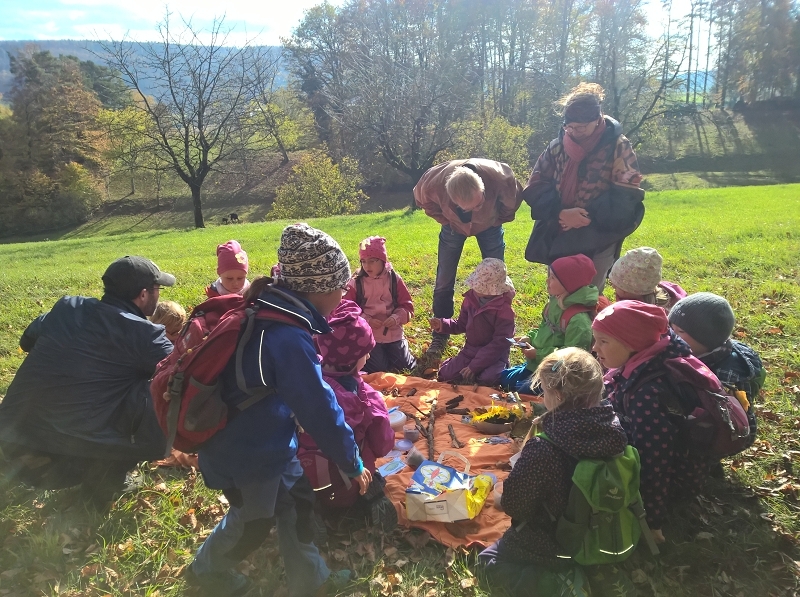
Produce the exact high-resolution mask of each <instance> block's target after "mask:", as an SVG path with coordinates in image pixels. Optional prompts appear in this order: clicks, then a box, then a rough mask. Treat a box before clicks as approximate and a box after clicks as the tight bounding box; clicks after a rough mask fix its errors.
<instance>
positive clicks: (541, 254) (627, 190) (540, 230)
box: [522, 83, 644, 292]
mask: <svg viewBox="0 0 800 597" xmlns="http://www.w3.org/2000/svg"><path fill="white" fill-rule="evenodd" d="M603 97H604V91H603V88H602V87H600V85H597V84H595V83H581V84H579V85H578V86H577V87H575V88H574V89H573V90H572V91H570V92H569V94H567V95H566V96H565V97H564V98H562V99H561V101H560V102H559V103H560V105H562V106H563V117H564V122H563V126H562V129H561V131H560V132H559V135H558V137H557V138H555V139H553V140H552V141H551V142H550V145H548V146H547V148H546V149H545V150H544V151H543V152H542V155H540V156H539V159H538V160H537V161H536V165H535V166H534V167H533V172H532V173H531V176H530V179H529V180H528V185H527V187H526V188H525V190H524V191H523V193H522V196H523V199H524V200H525V201H526V203H528V205H530V207H531V218H532V219H534V220H536V224H535V225H534V227H533V232H532V233H531V238H530V240H529V241H528V247H527V248H526V250H525V259H527V260H528V261H532V262H534V263H544V264H546V265H549V264H550V263H552V262H553V261H554V260H556V259H558V258H559V257H565V256H568V255H577V254H579V253H582V254H584V255H586V256H588V257H590V258H591V259H592V261H593V262H594V265H595V270H596V271H597V274H596V276H595V278H594V280H593V281H592V284H594V285H595V286H597V288H598V289H599V290H600V291H601V292H602V290H603V286H604V285H605V281H606V276H607V275H608V271H609V270H610V269H611V266H612V265H613V264H614V261H615V260H616V259H617V258H618V257H619V254H620V249H621V248H622V241H623V240H624V239H625V237H627V236H628V235H629V234H631V233H632V232H633V231H634V230H636V228H638V227H639V224H640V223H641V222H642V218H643V217H644V205H643V204H642V200H643V199H644V191H642V190H641V189H640V188H639V184H640V182H641V180H642V175H641V173H640V172H639V165H638V162H637V160H636V154H635V153H634V152H633V147H632V146H631V143H630V141H628V139H627V138H626V137H625V135H623V134H622V127H621V126H620V124H619V122H617V121H616V120H614V119H613V118H611V117H610V116H605V115H603V112H602V109H601V103H602V101H603Z"/></svg>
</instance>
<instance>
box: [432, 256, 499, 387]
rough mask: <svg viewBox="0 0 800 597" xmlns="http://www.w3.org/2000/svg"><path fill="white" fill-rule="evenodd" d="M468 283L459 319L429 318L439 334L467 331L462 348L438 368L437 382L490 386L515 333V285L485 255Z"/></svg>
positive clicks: (463, 332) (496, 380)
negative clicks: (512, 304) (509, 339)
mask: <svg viewBox="0 0 800 597" xmlns="http://www.w3.org/2000/svg"><path fill="white" fill-rule="evenodd" d="M465 283H466V285H467V286H469V288H470V290H468V291H467V292H466V293H465V294H464V302H463V303H462V304H461V311H460V312H459V314H458V319H439V318H436V317H434V318H432V319H431V320H430V324H431V329H432V330H433V331H434V332H437V333H440V334H466V336H467V337H466V341H465V343H464V348H462V349H461V352H459V353H458V354H457V355H456V356H454V357H453V358H450V359H447V360H446V361H445V362H444V363H442V366H441V368H440V369H439V381H462V380H463V381H464V382H465V383H479V384H481V385H486V386H493V385H496V384H497V382H498V381H499V379H500V373H502V371H503V369H505V368H506V367H508V353H509V350H510V348H511V345H510V344H509V343H508V338H509V337H511V336H513V335H514V310H513V309H512V308H511V301H512V299H513V298H514V284H513V282H511V278H509V277H508V275H507V271H506V264H505V263H503V262H502V261H501V260H500V259H494V258H491V257H490V258H487V259H484V260H483V261H481V262H480V263H479V264H478V267H476V268H475V271H474V272H472V273H471V274H470V275H469V277H468V278H467V280H466V282H465Z"/></svg>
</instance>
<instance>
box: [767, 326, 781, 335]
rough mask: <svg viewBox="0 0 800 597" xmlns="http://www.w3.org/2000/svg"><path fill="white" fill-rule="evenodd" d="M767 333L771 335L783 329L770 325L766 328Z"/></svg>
mask: <svg viewBox="0 0 800 597" xmlns="http://www.w3.org/2000/svg"><path fill="white" fill-rule="evenodd" d="M767 333H768V334H772V335H776V334H782V333H783V330H782V329H781V328H779V327H771V328H769V329H768V330H767Z"/></svg>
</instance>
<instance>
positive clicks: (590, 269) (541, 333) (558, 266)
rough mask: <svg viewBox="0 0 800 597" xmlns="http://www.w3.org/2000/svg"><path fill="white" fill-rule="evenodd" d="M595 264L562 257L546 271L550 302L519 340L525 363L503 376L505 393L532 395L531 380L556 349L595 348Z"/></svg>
mask: <svg viewBox="0 0 800 597" xmlns="http://www.w3.org/2000/svg"><path fill="white" fill-rule="evenodd" d="M595 274H596V271H595V268H594V263H592V260H591V259H589V258H588V257H587V256H586V255H572V256H570V257H561V258H560V259H556V260H555V261H553V263H552V265H550V267H549V268H548V270H547V293H548V294H549V295H550V301H549V302H548V303H547V305H546V306H545V308H544V311H543V312H542V323H541V324H539V327H538V328H537V329H535V330H532V331H531V332H530V333H529V334H528V335H527V336H522V337H521V338H518V340H519V341H520V342H524V343H525V344H526V346H525V347H523V348H522V354H523V355H524V356H525V363H523V364H522V365H517V366H516V367H511V368H510V369H506V370H505V371H503V372H502V373H501V374H500V386H501V387H502V388H503V389H504V390H513V391H518V392H524V393H532V392H533V389H532V388H531V377H532V376H533V372H534V371H536V369H537V368H538V367H539V363H540V362H541V361H542V359H543V358H544V357H546V356H547V355H549V354H550V353H551V352H553V351H554V350H557V349H559V348H564V347H567V346H576V347H578V348H583V349H584V350H591V348H592V319H591V317H590V314H591V315H594V311H595V309H596V308H597V298H598V296H599V294H600V293H599V291H598V290H597V286H594V285H593V284H592V279H593V278H594V276H595Z"/></svg>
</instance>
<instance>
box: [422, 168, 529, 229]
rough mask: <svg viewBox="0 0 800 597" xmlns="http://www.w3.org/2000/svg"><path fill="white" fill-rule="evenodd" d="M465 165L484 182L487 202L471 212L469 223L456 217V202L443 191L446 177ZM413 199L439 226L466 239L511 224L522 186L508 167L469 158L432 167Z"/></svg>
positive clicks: (518, 204) (519, 200)
mask: <svg viewBox="0 0 800 597" xmlns="http://www.w3.org/2000/svg"><path fill="white" fill-rule="evenodd" d="M465 164H468V165H469V166H471V167H472V168H473V169H474V170H475V171H476V173H477V174H478V176H480V177H481V180H483V185H484V187H485V190H484V195H485V197H486V200H485V201H484V203H483V205H482V206H481V207H480V208H479V209H478V210H476V211H474V212H472V218H471V220H470V221H469V222H463V221H462V220H461V218H459V215H458V212H457V207H458V206H457V205H456V203H455V202H454V201H453V200H452V199H451V198H450V196H449V195H448V194H447V191H446V190H445V187H444V183H445V182H446V181H447V177H448V176H450V174H451V173H452V172H453V170H455V169H456V168H457V167H458V166H463V165H465ZM414 200H415V201H416V202H417V206H418V207H420V208H422V209H424V210H425V213H426V214H428V215H429V216H430V217H432V218H433V219H434V220H436V221H437V222H439V223H440V224H442V225H443V226H444V225H449V226H450V228H452V229H453V230H454V231H455V232H458V233H460V234H463V235H465V236H475V235H476V234H480V233H481V232H483V231H484V230H487V229H488V228H492V227H493V226H499V225H500V224H503V223H505V222H511V221H512V220H513V219H514V214H515V213H516V211H517V209H518V208H519V206H520V204H521V203H522V186H521V185H520V184H519V183H518V182H517V179H516V178H514V172H513V171H512V170H511V167H510V166H509V165H508V164H503V163H502V162H495V161H494V160H485V159H483V158H472V159H469V160H453V161H451V162H445V163H443V164H439V165H437V166H434V167H433V168H431V169H430V170H428V171H427V172H426V173H425V174H423V175H422V178H420V179H419V182H418V183H417V186H415V187H414Z"/></svg>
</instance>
